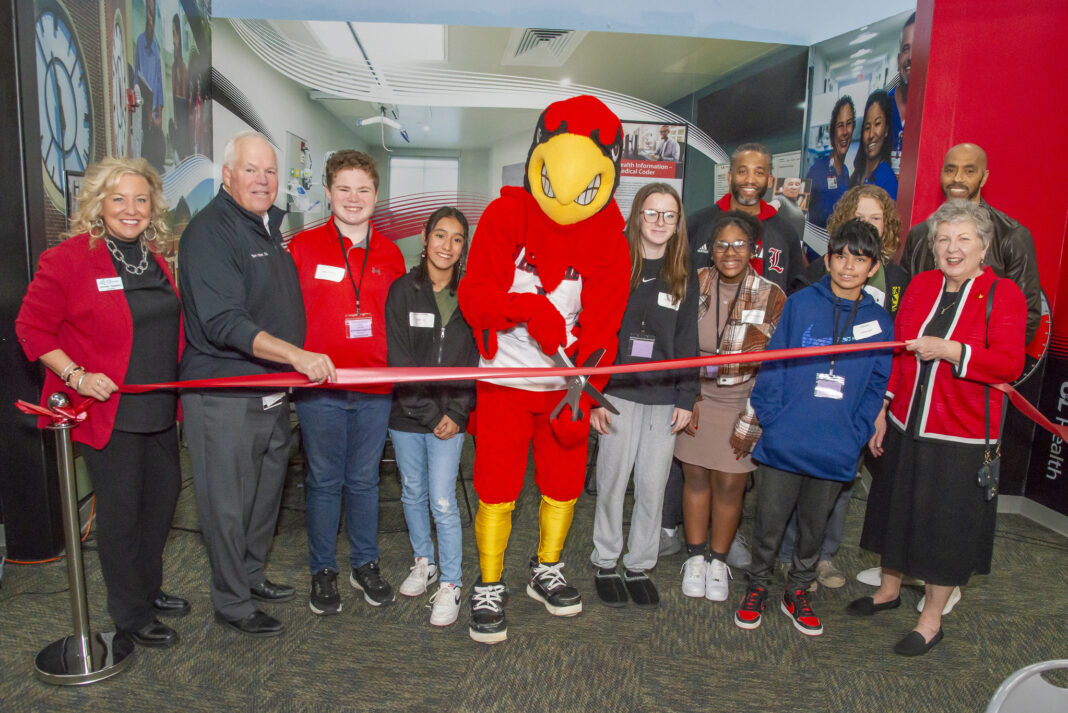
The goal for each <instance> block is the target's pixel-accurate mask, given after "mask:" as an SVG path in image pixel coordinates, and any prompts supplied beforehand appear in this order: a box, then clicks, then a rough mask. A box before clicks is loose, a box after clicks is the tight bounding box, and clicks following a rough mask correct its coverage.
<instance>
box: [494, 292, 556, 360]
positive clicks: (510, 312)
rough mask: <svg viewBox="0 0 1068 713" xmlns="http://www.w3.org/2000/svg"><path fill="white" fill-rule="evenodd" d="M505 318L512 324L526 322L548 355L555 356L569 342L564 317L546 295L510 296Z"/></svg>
mask: <svg viewBox="0 0 1068 713" xmlns="http://www.w3.org/2000/svg"><path fill="white" fill-rule="evenodd" d="M504 317H505V319H507V320H509V321H511V322H526V325H527V331H528V332H529V333H530V336H531V337H533V339H534V341H536V342H537V343H538V346H540V347H541V350H542V351H543V352H545V353H546V354H555V353H556V350H557V349H559V348H560V346H561V345H563V344H564V343H565V342H566V340H567V325H566V324H565V323H564V317H563V315H562V314H560V312H559V311H558V310H557V309H556V307H554V306H553V303H552V302H550V301H549V298H548V297H546V296H545V295H535V294H531V293H522V294H511V295H509V296H508V304H507V305H505V308H504Z"/></svg>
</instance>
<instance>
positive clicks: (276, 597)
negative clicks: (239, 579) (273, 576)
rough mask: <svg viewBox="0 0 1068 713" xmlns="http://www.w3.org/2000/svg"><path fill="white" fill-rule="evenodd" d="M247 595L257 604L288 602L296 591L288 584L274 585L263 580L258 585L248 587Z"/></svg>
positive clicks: (267, 580)
mask: <svg viewBox="0 0 1068 713" xmlns="http://www.w3.org/2000/svg"><path fill="white" fill-rule="evenodd" d="M248 593H249V594H251V595H252V598H253V599H255V600H256V601H258V602H271V603H274V602H288V601H289V600H290V599H292V598H293V597H295V596H296V594H297V590H296V589H294V588H293V587H290V586H289V585H288V584H275V583H274V582H272V581H271V580H269V579H265V580H263V581H262V582H260V583H259V584H257V585H255V586H253V587H249V590H248Z"/></svg>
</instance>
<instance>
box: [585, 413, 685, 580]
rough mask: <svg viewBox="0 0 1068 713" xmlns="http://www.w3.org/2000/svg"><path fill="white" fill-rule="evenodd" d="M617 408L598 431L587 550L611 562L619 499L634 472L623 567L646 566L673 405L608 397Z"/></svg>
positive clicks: (651, 556)
mask: <svg viewBox="0 0 1068 713" xmlns="http://www.w3.org/2000/svg"><path fill="white" fill-rule="evenodd" d="M607 398H608V400H609V401H611V402H612V405H613V406H615V407H616V408H617V409H619V415H618V416H612V423H611V425H610V426H609V427H608V434H607V435H602V436H598V438H599V439H600V442H599V445H598V448H597V508H596V510H595V513H594V518H593V553H592V554H591V555H590V561H592V562H593V564H594V565H595V566H597V567H615V566H616V562H617V561H618V560H619V554H620V552H621V551H622V550H623V499H624V497H625V495H626V493H627V483H628V482H629V481H630V474H631V470H633V471H634V509H633V510H632V511H631V516H630V535H629V536H628V538H627V554H626V555H625V556H624V557H623V566H625V567H626V568H627V569H631V570H644V569H652V568H653V567H655V566H656V558H657V555H658V554H659V551H660V519H661V509H662V507H663V504H664V484H665V483H666V482H667V478H668V469H669V468H670V467H671V456H672V455H673V454H674V453H675V435H674V434H673V433H671V416H672V414H673V413H674V411H675V406H674V405H673V404H667V405H657V406H646V405H644V404H639V403H634V402H633V401H627V400H626V399H621V398H617V397H613V396H610V395H609V396H608V397H607Z"/></svg>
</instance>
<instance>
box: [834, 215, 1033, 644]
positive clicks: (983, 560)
mask: <svg viewBox="0 0 1068 713" xmlns="http://www.w3.org/2000/svg"><path fill="white" fill-rule="evenodd" d="M927 224H928V227H929V234H928V240H929V241H930V245H931V249H932V250H933V252H934V255H935V261H936V264H937V265H938V269H937V270H929V271H927V272H922V273H920V274H918V275H916V276H915V277H914V278H913V279H912V282H910V283H909V286H908V289H907V290H906V291H905V296H904V298H903V300H902V302H901V307H900V309H899V310H898V313H897V320H896V323H895V332H896V335H897V339H898V340H904V341H905V342H906V351H902V352H899V353H898V354H897V355H895V357H894V364H893V371H892V372H891V376H890V383H889V386H888V387H887V395H886V402H885V403H884V406H883V411H882V413H881V414H880V416H879V418H878V420H877V421H876V431H875V435H874V436H873V437H872V439H871V443H870V444H869V445H870V448H871V451H872V454H873V455H876V456H879V455H881V454H882V453H883V450H884V449H885V451H886V455H885V456H883V457H882V458H880V459H879V461H878V462H877V464H878V465H877V467H876V468H875V470H874V472H873V474H872V490H871V493H870V494H869V496H868V505H867V512H866V513H865V518H864V530H863V534H862V535H861V540H860V544H861V546H862V547H864V548H865V549H868V550H872V551H874V552H878V553H879V554H881V555H882V583H881V585H880V587H879V590H878V591H877V592H875V594H874V595H873V596H870V597H862V598H860V599H857V600H856V601H854V602H853V603H851V604H850V605H849V607H848V608H847V612H848V613H850V614H854V615H857V616H867V615H871V614H874V613H875V612H878V611H883V610H886V609H893V608H896V607H898V606H900V604H901V598H900V594H899V592H900V590H901V579H902V576H903V575H906V574H907V575H911V576H913V577H917V578H920V579H923V580H926V593H925V600H924V605H923V609H922V613H921V614H920V619H919V621H918V622H917V624H916V627H915V628H914V629H913V631H911V632H909V634H908V635H907V636H905V638H903V639H902V640H901V641H899V642H898V644H897V645H896V646H895V647H894V651H895V652H896V653H898V654H901V655H904V656H916V655H920V654H924V653H926V652H927V651H928V650H930V648H931V647H932V646H934V645H935V644H937V643H938V642H939V641H941V640H942V612H943V608H944V606H945V605H946V602H947V601H948V600H949V596H950V594H951V592H952V591H953V588H954V587H955V586H960V585H963V584H966V583H967V581H968V578H969V577H970V576H971V575H972V574H973V573H979V574H986V573H988V572H989V571H990V559H991V555H992V553H993V549H994V522H995V517H996V515H997V499H996V497H991V498H990V499H987V495H988V493H987V489H986V488H985V487H980V485H979V484H978V483H977V477H978V476H977V473H978V471H979V469H980V467H982V466H983V464H984V461H985V459H986V455H985V453H986V450H987V448H986V440H987V437H988V438H989V442H990V447H991V449H994V448H995V444H996V443H997V441H998V438H999V437H1000V431H1001V404H1002V393H1001V392H1000V391H998V390H996V389H990V388H989V385H990V384H998V383H1002V382H1007V381H1012V380H1013V379H1015V378H1016V377H1017V376H1019V374H1020V372H1021V371H1022V370H1023V364H1024V331H1025V328H1026V324H1027V305H1026V302H1025V300H1024V296H1023V293H1022V292H1021V291H1020V288H1019V287H1017V286H1016V284H1015V283H1014V282H1012V281H1011V280H1007V279H999V278H997V277H996V276H995V275H994V273H993V271H991V269H990V268H989V267H984V265H983V258H984V256H985V255H986V251H987V248H988V247H989V246H990V240H991V238H992V237H993V225H992V223H991V222H990V218H989V217H988V215H987V213H986V211H985V210H983V209H981V208H980V207H979V206H978V205H977V204H975V203H971V202H969V201H964V200H954V201H949V202H947V203H945V204H943V205H942V207H941V208H939V209H938V210H937V211H936V212H935V213H934V215H932V216H931V217H930V218H929V219H928V221H927ZM888 412H889V413H888ZM988 412H989V414H991V416H990V420H989V425H987V416H986V414H987V413H988ZM888 419H889V426H888V425H887V420H888ZM984 431H985V433H984ZM884 436H885V441H884Z"/></svg>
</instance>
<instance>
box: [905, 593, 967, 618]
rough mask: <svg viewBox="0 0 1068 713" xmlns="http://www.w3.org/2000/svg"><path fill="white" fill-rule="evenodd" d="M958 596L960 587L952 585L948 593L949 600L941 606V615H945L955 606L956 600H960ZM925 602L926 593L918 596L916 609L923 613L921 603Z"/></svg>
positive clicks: (959, 595)
mask: <svg viewBox="0 0 1068 713" xmlns="http://www.w3.org/2000/svg"><path fill="white" fill-rule="evenodd" d="M960 598H961V593H960V587H953V591H952V592H950V593H949V601H947V602H946V605H945V606H944V607H943V608H942V616H945V615H946V614H949V613H950V612H951V611H953V607H955V606H957V602H959V601H960ZM926 602H927V595H926V594H924V595H923V596H922V597H920V601H918V602H916V611H918V612H919V613H921V614H923V605H924V604H925V603H926Z"/></svg>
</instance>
